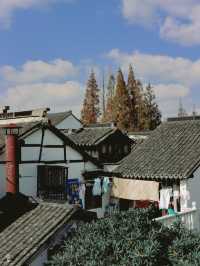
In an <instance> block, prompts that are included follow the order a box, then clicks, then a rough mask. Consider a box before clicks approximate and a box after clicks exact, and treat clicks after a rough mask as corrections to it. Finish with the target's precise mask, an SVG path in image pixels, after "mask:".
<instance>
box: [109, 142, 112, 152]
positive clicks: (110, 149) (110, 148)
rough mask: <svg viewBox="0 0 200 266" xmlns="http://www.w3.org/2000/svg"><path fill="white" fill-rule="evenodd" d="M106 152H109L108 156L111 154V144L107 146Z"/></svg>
mask: <svg viewBox="0 0 200 266" xmlns="http://www.w3.org/2000/svg"><path fill="white" fill-rule="evenodd" d="M108 152H109V153H110V154H111V153H112V145H111V144H110V145H109V146H108Z"/></svg>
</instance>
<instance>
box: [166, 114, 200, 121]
mask: <svg viewBox="0 0 200 266" xmlns="http://www.w3.org/2000/svg"><path fill="white" fill-rule="evenodd" d="M188 120H189V121H191V120H200V115H191V116H182V117H169V118H167V121H168V122H172V121H188Z"/></svg>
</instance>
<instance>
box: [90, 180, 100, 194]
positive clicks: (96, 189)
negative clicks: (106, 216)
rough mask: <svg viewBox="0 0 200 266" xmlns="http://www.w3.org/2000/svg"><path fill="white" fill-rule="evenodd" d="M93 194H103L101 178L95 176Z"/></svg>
mask: <svg viewBox="0 0 200 266" xmlns="http://www.w3.org/2000/svg"><path fill="white" fill-rule="evenodd" d="M92 195H93V196H101V179H100V178H95V180H94V185H93V188H92Z"/></svg>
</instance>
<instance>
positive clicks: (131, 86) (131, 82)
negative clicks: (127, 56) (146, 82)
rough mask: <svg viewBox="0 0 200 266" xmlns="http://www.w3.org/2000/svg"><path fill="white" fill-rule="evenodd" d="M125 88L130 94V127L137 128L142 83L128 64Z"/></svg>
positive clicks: (138, 126)
mask: <svg viewBox="0 0 200 266" xmlns="http://www.w3.org/2000/svg"><path fill="white" fill-rule="evenodd" d="M127 89H128V93H129V96H130V103H131V121H130V127H131V128H132V129H133V130H139V129H140V127H141V125H140V124H141V123H140V122H141V121H140V119H141V118H142V117H141V115H142V113H141V111H142V109H141V108H142V100H143V99H142V84H141V83H140V82H139V81H138V80H136V79H135V76H134V72H133V68H132V66H131V65H130V66H129V73H128V83H127Z"/></svg>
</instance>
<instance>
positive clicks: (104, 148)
mask: <svg viewBox="0 0 200 266" xmlns="http://www.w3.org/2000/svg"><path fill="white" fill-rule="evenodd" d="M102 153H103V154H105V153H106V145H103V146H102Z"/></svg>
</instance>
